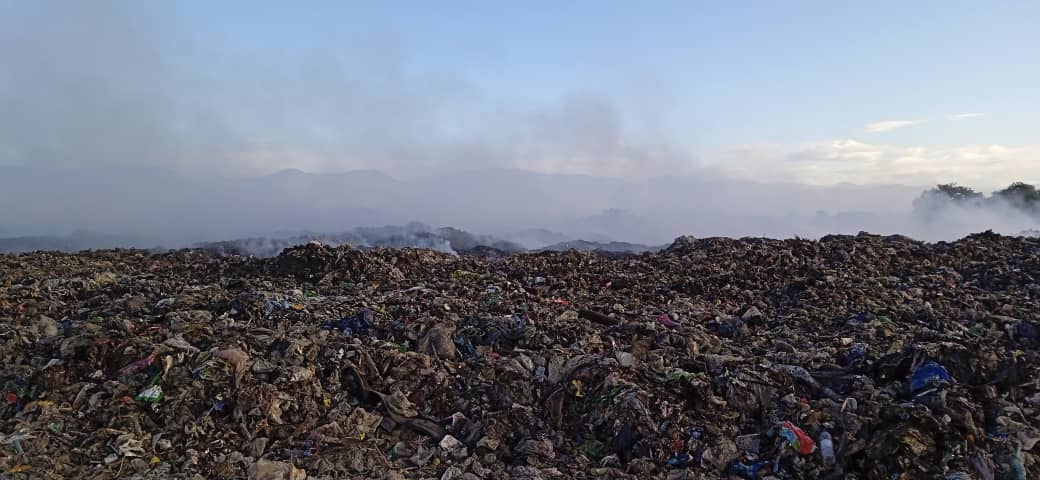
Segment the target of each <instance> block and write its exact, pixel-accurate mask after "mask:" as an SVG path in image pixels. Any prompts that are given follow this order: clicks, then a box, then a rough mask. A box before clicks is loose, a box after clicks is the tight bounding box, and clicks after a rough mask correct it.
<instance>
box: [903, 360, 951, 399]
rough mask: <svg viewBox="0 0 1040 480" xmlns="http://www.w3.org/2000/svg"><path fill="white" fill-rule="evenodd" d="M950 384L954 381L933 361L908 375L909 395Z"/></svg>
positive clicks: (943, 368)
mask: <svg viewBox="0 0 1040 480" xmlns="http://www.w3.org/2000/svg"><path fill="white" fill-rule="evenodd" d="M950 383H954V379H953V377H952V376H951V375H950V372H948V371H946V368H945V367H943V366H942V365H939V364H938V363H935V362H933V361H927V362H925V363H923V364H921V366H919V367H917V369H916V370H914V372H913V373H912V374H910V393H917V392H919V391H921V390H923V389H925V388H928V387H932V386H942V385H945V384H950Z"/></svg>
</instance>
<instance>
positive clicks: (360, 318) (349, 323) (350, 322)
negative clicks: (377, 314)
mask: <svg viewBox="0 0 1040 480" xmlns="http://www.w3.org/2000/svg"><path fill="white" fill-rule="evenodd" d="M372 318H373V315H372V312H371V311H370V310H362V311H360V312H358V313H357V314H355V315H353V316H350V317H344V318H342V319H340V320H339V321H338V322H335V323H333V324H331V325H330V327H331V328H333V329H334V330H339V331H341V332H343V334H345V335H367V334H368V329H369V328H370V327H371V326H372Z"/></svg>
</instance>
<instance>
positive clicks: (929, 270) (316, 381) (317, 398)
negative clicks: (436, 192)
mask: <svg viewBox="0 0 1040 480" xmlns="http://www.w3.org/2000/svg"><path fill="white" fill-rule="evenodd" d="M1038 276H1040V240H1038V239H1036V238H1032V239H1030V238H1024V237H1006V236H1000V235H996V234H993V233H988V232H987V233H982V234H976V235H972V236H969V237H966V238H964V239H961V240H959V241H956V242H950V243H935V244H930V243H921V242H918V241H915V240H911V239H909V238H906V237H901V236H877V235H869V234H860V235H855V236H828V237H823V238H820V239H814V240H810V239H788V240H770V239H739V240H737V239H723V238H709V239H698V238H693V237H681V238H679V239H677V240H676V241H675V242H673V243H672V244H671V245H670V246H668V247H667V248H665V249H663V250H661V251H657V252H647V253H642V254H617V253H614V254H609V255H607V254H602V253H597V252H578V251H567V252H541V253H520V254H511V255H483V256H482V255H463V256H459V255H452V254H450V253H443V252H437V251H432V250H423V249H411V248H404V249H392V248H375V249H371V250H368V251H360V250H357V249H354V248H351V247H349V246H337V247H330V246H327V245H323V244H320V243H310V244H305V245H299V246H295V247H291V248H287V249H286V250H284V251H283V252H282V253H281V254H280V255H277V256H275V257H272V258H254V257H250V256H242V255H219V254H215V253H213V252H208V251H202V250H177V251H169V252H162V253H153V252H146V251H141V250H101V251H88V252H81V253H75V254H66V253H51V252H33V253H25V254H19V255H2V256H0V287H2V295H0V395H2V397H3V398H2V401H0V478H2V479H52V478H54V479H57V478H98V479H116V478H119V479H167V478H184V479H210V478H215V479H256V480H302V479H338V478H382V479H412V478H415V479H440V480H453V479H455V480H478V479H509V478H513V479H531V480H534V479H564V478H597V479H646V478H660V479H670V480H678V479H718V478H723V479H739V478H743V479H815V478H819V479H838V478H847V479H950V480H953V479H985V480H998V479H1026V478H1040V462H1038V455H1040V451H1038V449H1037V444H1038V442H1040V375H1038V370H1040V361H1038V359H1037V347H1038V341H1040V339H1038V335H1040V333H1038V332H1040V304H1038V299H1040V284H1038V282H1037V281H1038Z"/></svg>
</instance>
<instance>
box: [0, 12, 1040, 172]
mask: <svg viewBox="0 0 1040 480" xmlns="http://www.w3.org/2000/svg"><path fill="white" fill-rule="evenodd" d="M1037 19H1040V2H1035V1H1023V2H950V1H942V2H939V1H934V2H933V1H917V2H902V1H898V2H896V1H879V2H869V3H855V2H832V1H827V2H798V1H791V2H689V1H683V2H666V1H656V2H644V4H643V5H637V3H636V2H605V1H590V2H583V1H570V2H509V3H507V2H457V1H444V2H368V3H354V2H342V1H311V2H256V1H249V2H245V1H225V2H209V1H205V2H204V1H180V2H176V1H175V2H166V3H164V4H160V3H159V2H130V1H127V2H104V1H69V2H50V1H46V2H41V1H36V0H21V1H15V0H0V65H3V67H2V69H0V165H2V164H7V165H11V164H13V165H41V166H49V167H74V166H95V165H104V166H112V165H120V166H126V165H133V166H162V167H164V168H169V169H173V170H180V171H184V172H186V173H219V174H222V175H248V174H257V173H269V172H272V171H276V170H281V169H285V168H300V169H303V170H306V171H346V170H354V169H379V170H384V171H387V172H390V173H394V174H398V175H421V174H423V173H432V172H437V171H441V170H444V169H469V168H481V167H508V168H521V169H528V170H535V171H541V172H553V173H559V172H566V173H590V174H600V175H608V176H617V177H639V176H648V175H669V174H677V173H683V174H696V173H698V172H701V173H703V172H712V173H723V174H726V175H734V176H741V177H749V178H754V179H757V180H767V181H773V180H784V181H799V182H806V183H814V184H830V183H838V182H852V183H860V184H873V183H886V184H888V183H900V184H908V185H927V184H931V183H934V182H939V181H944V182H945V181H957V182H960V183H962V184H968V185H975V186H978V187H980V188H982V189H989V188H993V187H997V186H1001V185H1004V184H1007V183H1009V182H1010V181H1013V180H1026V181H1034V182H1036V181H1040V135H1038V129H1037V127H1036V126H1037V125H1040V89H1037V88H1036V85H1038V84H1040V63H1038V62H1036V61H1034V60H1033V58H1034V57H1035V56H1036V54H1037V52H1038V51H1040V29H1038V28H1037Z"/></svg>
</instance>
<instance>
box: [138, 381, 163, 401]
mask: <svg viewBox="0 0 1040 480" xmlns="http://www.w3.org/2000/svg"><path fill="white" fill-rule="evenodd" d="M136 398H137V400H140V401H143V402H148V403H159V402H160V401H162V399H163V390H162V387H160V386H159V385H152V386H150V387H148V388H146V389H144V390H142V391H141V393H138V394H137V397H136Z"/></svg>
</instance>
